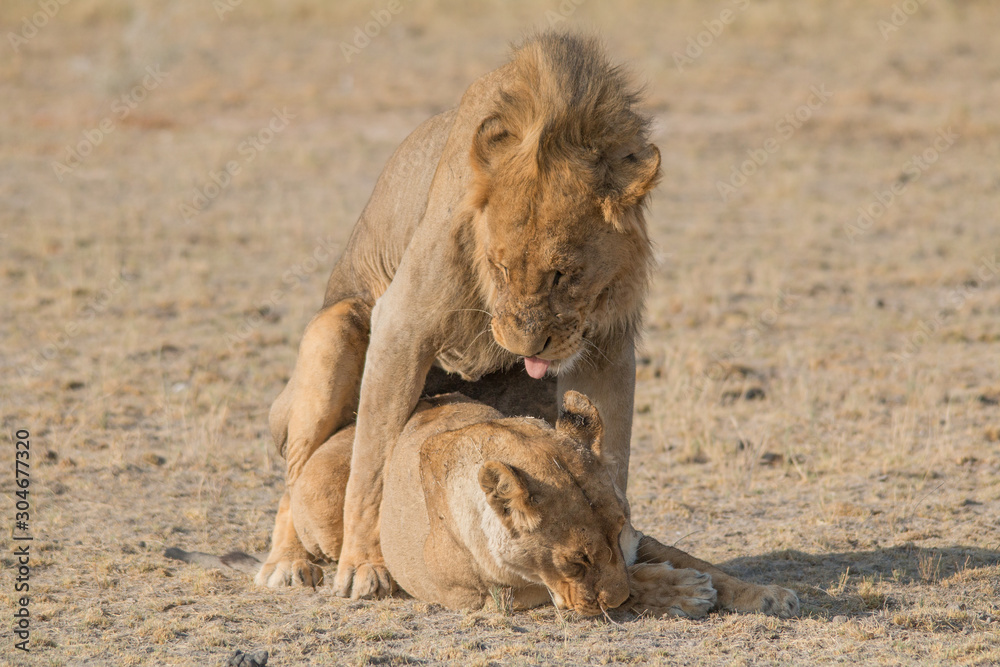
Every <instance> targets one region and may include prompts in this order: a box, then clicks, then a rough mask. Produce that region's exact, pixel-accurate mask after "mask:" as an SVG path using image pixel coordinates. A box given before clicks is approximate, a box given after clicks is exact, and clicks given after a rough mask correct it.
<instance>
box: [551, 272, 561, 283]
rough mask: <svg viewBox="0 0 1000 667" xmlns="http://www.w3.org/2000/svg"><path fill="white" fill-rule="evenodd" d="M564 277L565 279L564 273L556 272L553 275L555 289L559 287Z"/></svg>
mask: <svg viewBox="0 0 1000 667" xmlns="http://www.w3.org/2000/svg"><path fill="white" fill-rule="evenodd" d="M562 277H563V274H562V271H556V272H555V273H553V274H552V286H553V287H556V286H558V285H559V281H560V280H562Z"/></svg>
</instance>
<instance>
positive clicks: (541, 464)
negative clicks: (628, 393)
mask: <svg viewBox="0 0 1000 667" xmlns="http://www.w3.org/2000/svg"><path fill="white" fill-rule="evenodd" d="M563 405H564V409H563V412H562V414H561V415H560V418H559V420H558V422H557V424H556V428H555V430H553V429H552V428H551V427H549V426H547V425H545V424H544V423H543V422H538V421H535V420H524V419H511V420H501V421H499V422H495V424H497V425H498V426H500V427H501V428H502V433H501V432H500V431H498V432H497V433H496V434H493V436H494V437H497V438H503V439H505V441H506V443H507V446H506V447H505V452H504V457H503V458H504V462H501V461H497V460H491V461H486V462H485V463H484V464H483V465H482V467H481V468H480V470H479V485H480V487H481V488H482V490H483V493H485V494H486V499H487V502H488V503H489V506H490V507H491V508H492V510H493V511H494V512H495V513H496V515H497V516H498V517H499V519H500V523H501V524H502V526H503V528H502V530H503V531H504V534H503V535H499V536H494V537H493V538H492V539H491V544H493V545H495V548H496V551H495V553H494V557H496V558H497V559H499V560H500V561H502V562H503V564H504V565H505V566H506V567H507V568H510V569H511V570H513V571H515V572H517V573H518V574H519V575H520V576H522V577H523V578H525V579H527V580H529V581H534V582H537V583H541V584H544V585H545V586H546V587H547V588H548V589H549V591H550V592H551V594H552V599H553V602H555V604H556V606H557V607H559V608H561V609H573V610H575V611H577V612H579V613H580V614H583V615H586V616H593V615H595V614H599V613H601V612H602V610H605V609H610V608H613V607H617V606H618V605H620V604H622V603H623V602H624V601H625V600H626V599H627V598H628V595H629V586H628V573H627V571H626V565H625V557H624V555H623V553H622V549H621V546H620V545H619V538H620V536H621V533H622V528H623V527H624V526H625V523H626V515H625V505H624V504H623V502H622V499H621V498H620V497H619V495H618V493H617V490H616V489H615V487H614V484H613V483H612V475H611V471H609V470H608V466H607V464H606V462H605V461H604V460H603V459H602V457H601V437H602V430H603V426H602V423H601V418H600V416H599V415H598V412H597V408H595V407H594V405H593V404H592V403H591V402H590V401H589V400H588V399H587V398H586V397H585V396H583V395H582V394H578V393H576V392H572V391H571V392H567V393H566V396H565V398H564V401H563Z"/></svg>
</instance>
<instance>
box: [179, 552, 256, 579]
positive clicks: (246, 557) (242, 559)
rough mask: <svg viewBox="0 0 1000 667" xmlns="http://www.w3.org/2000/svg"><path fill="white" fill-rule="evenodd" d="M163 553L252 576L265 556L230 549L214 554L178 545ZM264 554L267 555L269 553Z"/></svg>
mask: <svg viewBox="0 0 1000 667" xmlns="http://www.w3.org/2000/svg"><path fill="white" fill-rule="evenodd" d="M163 555H164V556H166V557H167V558H171V559H173V560H180V561H184V562H185V563H191V564H192V565H198V566H199V567H206V568H212V569H216V570H238V571H240V572H245V573H247V574H249V575H250V576H254V575H255V574H257V570H259V569H260V566H261V564H262V563H263V562H264V558H262V557H259V556H251V555H250V554H247V553H243V552H242V551H230V552H229V553H227V554H225V555H223V556H214V555H212V554H206V553H202V552H201V551H184V550H183V549H178V548H177V547H169V548H167V550H166V551H164V552H163ZM263 556H264V557H266V556H267V554H264V555H263Z"/></svg>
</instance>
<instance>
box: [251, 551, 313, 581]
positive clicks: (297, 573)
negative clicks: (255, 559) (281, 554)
mask: <svg viewBox="0 0 1000 667" xmlns="http://www.w3.org/2000/svg"><path fill="white" fill-rule="evenodd" d="M254 583H255V584H257V585H258V586H267V587H268V588H282V587H284V586H308V587H310V588H316V587H317V586H319V585H320V584H322V583H323V568H321V567H319V566H318V565H316V564H315V563H310V562H309V561H307V560H305V559H303V558H300V559H296V560H279V561H277V562H274V563H264V565H263V566H262V567H261V568H260V571H259V572H257V576H256V577H254Z"/></svg>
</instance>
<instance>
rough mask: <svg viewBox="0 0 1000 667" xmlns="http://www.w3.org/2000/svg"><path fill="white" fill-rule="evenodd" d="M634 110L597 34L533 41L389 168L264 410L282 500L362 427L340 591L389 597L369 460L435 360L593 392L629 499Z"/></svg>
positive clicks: (452, 367)
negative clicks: (338, 441)
mask: <svg viewBox="0 0 1000 667" xmlns="http://www.w3.org/2000/svg"><path fill="white" fill-rule="evenodd" d="M637 102H638V94H637V92H636V90H635V89H634V88H633V87H632V86H631V85H630V84H629V82H628V80H627V78H626V76H625V75H624V73H623V72H622V70H621V69H619V68H617V67H612V66H611V65H610V64H609V63H608V61H607V58H606V57H605V56H604V54H603V53H602V51H601V49H600V47H599V46H598V44H597V43H596V41H595V40H592V39H586V38H581V37H575V36H569V35H562V34H554V33H546V34H543V35H540V36H537V37H534V38H531V39H528V40H527V41H526V42H525V43H524V44H523V45H522V46H521V47H520V48H518V49H517V50H516V51H515V53H514V56H513V60H512V61H511V62H510V63H508V64H506V65H504V66H503V67H501V68H499V69H497V70H495V71H493V72H491V73H489V74H487V75H485V76H483V77H482V78H480V79H479V80H478V81H476V82H475V83H473V84H472V85H471V86H470V87H469V89H468V90H467V91H466V93H465V95H464V96H463V97H462V101H461V103H460V104H459V106H458V107H457V108H455V109H452V110H450V111H446V112H444V113H442V114H439V115H437V116H435V117H433V118H431V119H430V120H428V121H426V122H425V123H423V124H422V125H421V126H420V127H418V128H417V129H416V130H415V131H414V132H413V133H412V134H411V135H410V136H409V137H408V138H407V139H406V140H405V141H404V142H403V143H402V145H401V146H400V147H399V148H398V149H397V151H396V152H395V154H393V156H392V157H391V158H390V160H389V162H388V164H387V165H386V167H385V169H384V170H383V172H382V174H381V176H380V177H379V179H378V182H377V183H376V185H375V189H374V191H373V193H372V196H371V199H370V200H369V202H368V204H367V206H366V207H365V209H364V211H363V212H362V214H361V217H360V219H359V220H358V222H357V225H356V226H355V228H354V232H353V234H352V235H351V238H350V241H349V242H348V245H347V248H346V250H345V252H344V254H343V256H342V257H341V258H340V260H339V261H338V262H337V265H336V266H335V267H334V269H333V272H332V274H331V276H330V280H329V283H328V285H327V289H326V296H325V299H324V303H323V308H322V309H321V310H320V312H319V313H318V314H317V315H316V316H315V317H314V318H313V320H312V321H311V322H310V323H309V325H308V326H307V327H306V331H305V333H304V334H303V337H302V342H301V345H300V347H299V355H298V359H297V361H296V364H295V369H294V371H293V373H292V375H291V377H290V379H289V381H288V384H287V386H286V387H285V388H284V390H283V391H282V392H281V394H280V395H279V396H278V398H277V399H276V400H275V402H274V404H273V406H272V408H271V414H270V428H271V433H272V435H273V437H274V440H275V443H276V445H277V447H278V450H279V451H280V452H281V454H282V455H283V456H284V457H285V460H286V464H287V469H286V484H287V488H288V491H289V493H290V494H291V496H292V500H293V501H294V497H295V496H296V494H298V493H300V492H301V491H300V488H299V484H298V482H299V478H300V477H301V475H302V471H303V469H304V466H305V464H306V462H307V461H309V460H310V457H311V456H312V454H313V452H314V451H316V449H317V448H318V447H319V446H320V445H321V444H322V443H323V442H324V441H325V440H326V439H327V438H328V437H329V436H330V435H331V434H332V433H334V432H336V431H337V430H338V429H340V428H342V427H344V426H345V425H346V424H348V423H349V422H350V421H351V420H352V419H354V415H355V413H356V414H357V429H356V433H355V437H354V447H353V453H352V458H351V466H350V477H349V479H348V482H347V495H346V499H345V501H344V541H343V547H342V551H341V553H340V558H339V561H338V570H337V576H336V581H335V586H334V588H335V591H336V593H337V594H338V595H342V596H348V595H349V596H351V597H355V598H357V597H369V596H376V595H379V594H384V593H386V592H388V591H389V590H390V588H391V582H390V579H389V575H388V572H387V570H386V568H385V563H384V560H383V557H382V550H381V547H380V544H379V530H378V526H379V507H380V505H381V502H382V487H383V480H382V477H383V464H384V462H385V461H386V459H387V458H388V457H389V455H390V454H391V452H390V449H391V447H392V443H395V442H396V440H397V438H398V436H399V434H400V433H401V432H402V430H403V426H404V424H405V423H406V420H407V418H408V417H409V415H410V414H411V413H412V411H413V409H414V406H415V405H416V404H417V400H418V397H419V396H420V393H421V389H422V388H423V386H424V380H425V377H426V375H427V373H428V370H429V369H430V368H431V367H432V366H437V367H439V368H441V369H444V370H445V371H448V372H450V373H454V374H458V375H459V376H461V377H462V378H464V379H467V380H470V379H471V380H475V379H477V378H479V377H481V376H482V375H484V374H486V373H490V372H494V371H497V370H503V369H510V368H512V367H514V366H515V365H516V364H519V363H520V362H521V361H522V360H523V363H524V368H525V369H526V371H527V372H528V374H529V375H531V377H534V378H541V377H543V376H545V375H546V374H547V373H550V374H555V375H557V377H558V386H559V395H562V393H563V392H564V391H566V390H568V389H575V390H578V391H581V392H583V393H585V394H587V395H588V396H589V397H590V398H591V399H592V400H593V402H594V403H595V404H596V405H597V407H598V409H599V410H600V411H601V414H602V415H603V416H604V418H605V422H606V429H607V435H606V442H605V446H604V449H605V456H606V457H607V458H608V460H609V461H611V462H612V470H613V471H614V476H615V482H616V484H617V485H618V487H619V488H620V489H621V490H622V491H623V492H624V490H625V489H626V482H627V474H628V462H629V437H630V432H631V423H632V408H633V393H634V390H635V357H634V343H635V338H636V334H637V330H638V328H639V325H640V320H641V314H642V306H643V299H644V297H645V294H646V291H647V285H648V276H649V267H650V262H651V249H650V243H649V239H648V237H647V233H646V225H645V220H644V218H643V205H644V202H645V200H646V195H647V194H648V193H649V191H650V190H651V189H652V187H653V185H654V184H655V182H656V180H657V178H658V175H659V173H660V154H659V151H658V150H657V148H656V147H655V146H653V145H652V144H650V143H649V142H648V141H647V135H648V127H649V119H648V118H646V117H645V116H643V115H641V114H640V113H638V112H637V111H636V109H635V106H636V103H637ZM293 505H294V502H293ZM279 532H280V531H279ZM285 552H287V553H288V554H289V559H290V560H288V561H286V566H291V562H293V561H294V562H300V561H301V558H295V556H296V553H295V545H294V544H290V545H287V549H285ZM300 574H301V573H300Z"/></svg>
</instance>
